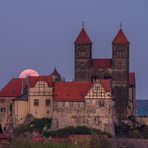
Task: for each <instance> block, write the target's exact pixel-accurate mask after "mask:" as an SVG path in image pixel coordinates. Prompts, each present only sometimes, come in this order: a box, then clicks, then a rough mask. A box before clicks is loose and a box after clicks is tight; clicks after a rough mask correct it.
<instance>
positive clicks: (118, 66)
mask: <svg viewBox="0 0 148 148" xmlns="http://www.w3.org/2000/svg"><path fill="white" fill-rule="evenodd" d="M112 95H113V97H114V99H115V100H116V101H115V112H116V115H117V117H118V119H121V120H124V119H126V118H127V106H128V98H129V41H128V39H127V38H126V36H125V34H124V32H123V31H122V29H121V28H120V30H119V31H118V33H117V35H116V37H115V38H114V40H113V41H112Z"/></svg>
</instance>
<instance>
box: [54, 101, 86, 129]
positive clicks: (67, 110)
mask: <svg viewBox="0 0 148 148" xmlns="http://www.w3.org/2000/svg"><path fill="white" fill-rule="evenodd" d="M53 108H54V114H53V121H52V130H57V129H60V128H65V127H68V126H78V125H79V126H84V102H54V106H53Z"/></svg>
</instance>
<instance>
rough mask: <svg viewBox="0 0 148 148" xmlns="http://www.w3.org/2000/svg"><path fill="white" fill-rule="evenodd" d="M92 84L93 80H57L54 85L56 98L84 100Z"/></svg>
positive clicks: (60, 99)
mask: <svg viewBox="0 0 148 148" xmlns="http://www.w3.org/2000/svg"><path fill="white" fill-rule="evenodd" d="M92 85H93V83H92V82H56V83H55V86H54V100H55V101H84V99H85V95H86V94H87V93H88V91H89V89H90V88H91V86H92Z"/></svg>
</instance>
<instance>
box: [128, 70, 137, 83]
mask: <svg viewBox="0 0 148 148" xmlns="http://www.w3.org/2000/svg"><path fill="white" fill-rule="evenodd" d="M135 84H136V82H135V73H134V72H130V73H129V85H135Z"/></svg>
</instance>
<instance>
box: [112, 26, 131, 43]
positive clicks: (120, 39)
mask: <svg viewBox="0 0 148 148" xmlns="http://www.w3.org/2000/svg"><path fill="white" fill-rule="evenodd" d="M112 43H113V44H128V43H129V41H128V39H127V37H126V35H125V34H124V32H123V31H122V29H121V28H120V30H119V31H118V33H117V35H116V36H115V38H114V40H113V41H112Z"/></svg>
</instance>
